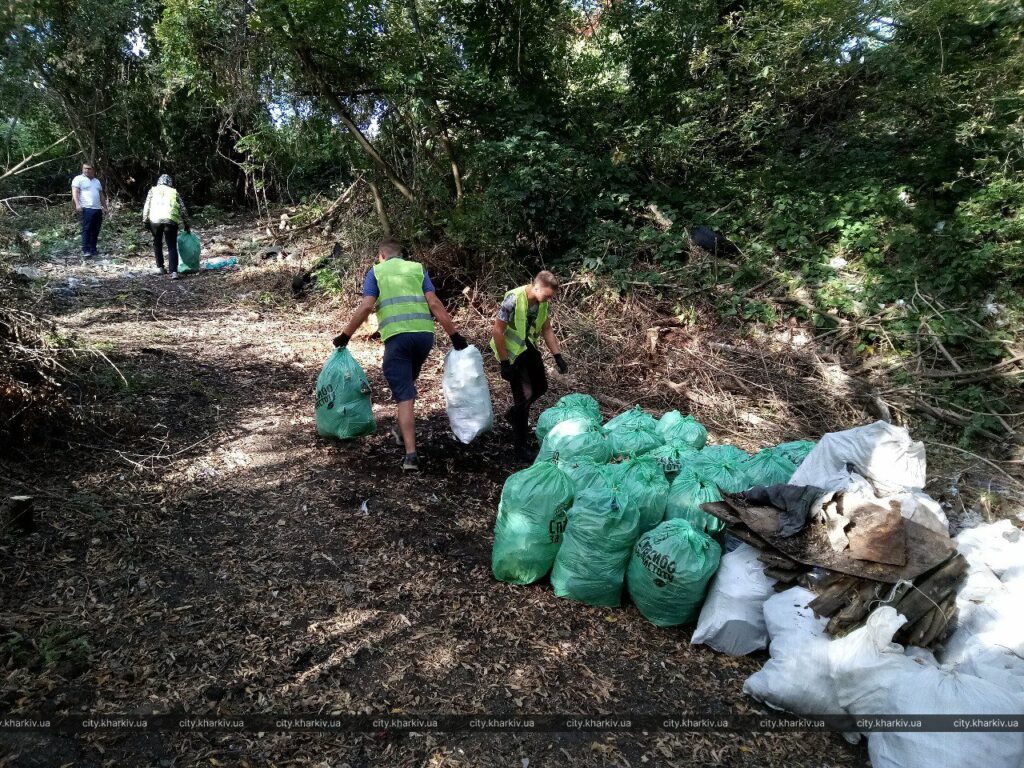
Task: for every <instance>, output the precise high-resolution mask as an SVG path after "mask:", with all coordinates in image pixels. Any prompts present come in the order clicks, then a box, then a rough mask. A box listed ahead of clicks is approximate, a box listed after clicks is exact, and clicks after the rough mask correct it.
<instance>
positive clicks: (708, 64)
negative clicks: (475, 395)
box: [0, 0, 1024, 438]
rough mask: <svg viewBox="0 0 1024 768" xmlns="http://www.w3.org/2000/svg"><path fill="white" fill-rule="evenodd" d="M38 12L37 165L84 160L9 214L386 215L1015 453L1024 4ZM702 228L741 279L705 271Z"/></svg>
mask: <svg viewBox="0 0 1024 768" xmlns="http://www.w3.org/2000/svg"><path fill="white" fill-rule="evenodd" d="M10 8H11V9H12V10H10V11H9V12H8V13H7V15H6V17H5V19H4V22H3V32H4V36H3V41H4V42H3V47H2V49H0V56H2V58H0V72H2V74H3V78H2V82H3V85H2V90H0V118H2V119H3V120H4V122H5V123H6V126H7V129H6V131H5V147H4V151H5V153H6V157H7V161H8V167H12V166H13V164H14V163H16V162H17V161H18V160H19V159H20V158H22V157H24V156H28V155H32V154H33V153H36V152H40V150H45V149H46V147H47V146H48V145H49V144H51V143H52V142H54V141H57V140H59V139H60V138H61V137H62V136H65V135H70V138H69V139H68V141H66V142H65V143H63V144H60V145H58V146H57V147H55V148H51V149H49V150H47V151H44V152H42V154H41V155H40V156H39V158H38V161H52V162H50V163H49V164H48V165H44V166H41V167H39V168H35V169H33V170H30V171H27V172H24V173H20V174H19V175H17V176H12V177H9V178H8V179H6V180H0V184H3V185H4V186H3V189H2V190H0V193H2V194H3V195H4V196H13V195H15V194H40V193H47V194H49V193H52V192H57V191H63V190H64V189H65V188H66V178H67V175H68V174H69V173H70V172H71V170H72V168H73V166H74V164H75V163H77V161H78V160H79V159H81V158H82V157H88V158H90V159H93V160H95V161H97V162H98V163H99V164H100V173H101V175H102V176H103V177H104V179H105V180H106V181H107V183H108V185H109V186H110V187H112V188H113V189H115V190H116V191H117V192H118V193H119V194H121V195H123V196H126V197H130V198H132V199H137V198H138V197H139V195H140V194H141V193H142V191H143V190H144V188H145V186H146V185H147V184H148V183H150V180H151V179H152V178H155V176H156V174H157V173H158V172H159V171H164V170H166V171H170V172H172V173H174V174H175V175H176V176H177V178H178V181H179V187H181V188H182V189H183V190H184V191H185V192H186V194H187V195H189V196H190V198H191V199H192V200H193V201H194V202H196V203H205V202H212V203H216V204H217V205H219V206H223V207H230V206H232V205H235V204H238V203H242V202H244V203H247V204H248V205H251V206H254V207H255V208H256V209H257V210H258V211H259V212H260V214H261V215H263V216H265V217H266V219H267V222H268V224H269V223H271V217H270V213H269V212H270V208H271V207H272V206H275V205H276V204H287V205H295V204H298V203H303V202H305V203H307V204H308V205H307V206H306V207H305V208H300V210H299V212H298V213H297V215H296V216H295V222H294V223H295V224H298V225H303V224H305V225H309V224H312V223H315V222H318V221H320V219H321V217H324V216H327V218H330V216H331V215H336V214H338V213H339V212H343V211H346V210H348V209H347V208H346V207H345V206H348V205H349V204H350V201H352V200H358V201H360V202H359V208H358V210H359V211H360V213H362V214H364V216H371V214H370V213H369V212H370V211H376V213H375V214H372V216H373V218H374V219H375V221H374V226H373V229H374V231H375V234H376V233H379V232H381V231H387V230H393V231H394V232H395V233H396V234H400V235H401V236H403V237H405V238H407V239H410V240H412V241H414V242H416V243H417V244H418V246H419V248H420V249H421V250H423V251H424V252H431V253H441V254H443V255H444V258H445V259H446V260H447V262H449V263H447V264H446V267H447V268H448V269H450V271H451V273H452V274H453V275H456V276H458V277H459V279H461V280H463V281H464V282H466V283H476V282H478V281H480V279H481V275H483V276H484V279H485V280H486V278H487V277H488V276H490V275H493V274H495V273H498V274H502V275H506V274H508V273H514V274H515V275H516V276H518V277H521V276H523V275H525V274H526V273H527V272H528V271H529V270H532V269H534V268H535V267H537V266H538V265H540V264H544V265H548V266H554V267H556V268H557V269H559V270H560V271H563V272H566V273H572V272H580V273H584V272H585V273H593V274H595V275H597V276H599V277H600V278H601V280H602V281H604V282H606V283H607V284H610V285H611V286H613V287H614V288H615V289H616V290H618V291H619V292H620V293H622V294H626V293H630V292H632V291H634V290H635V289H637V288H638V287H642V288H643V294H644V295H645V296H646V295H648V294H650V295H652V296H654V297H655V298H654V300H655V301H657V302H658V303H659V309H660V311H662V312H666V313H672V314H684V315H685V314H688V313H689V314H690V316H692V310H691V307H692V305H693V304H694V303H695V302H696V303H705V304H708V305H709V306H711V307H713V308H714V309H715V311H716V312H717V314H718V315H719V316H720V317H722V318H726V319H730V320H733V321H735V322H737V323H740V324H743V325H744V326H748V327H749V326H751V325H765V326H772V325H775V324H777V323H779V322H780V321H782V320H784V319H786V318H790V317H795V318H797V319H798V320H810V321H811V322H812V323H813V325H814V326H815V327H816V328H817V329H818V331H819V333H820V335H821V338H822V339H823V340H824V341H826V342H828V343H832V344H834V346H835V347H836V349H837V350H841V351H843V352H848V353H850V354H851V355H853V356H855V357H858V358H860V359H861V362H862V364H864V365H871V364H873V361H874V360H877V359H879V358H881V357H883V356H884V357H887V358H888V362H887V363H886V364H885V367H887V368H888V369H892V368H894V367H899V368H901V369H902V371H903V372H904V373H903V374H901V373H899V371H897V372H896V375H897V377H898V376H900V375H904V374H905V375H906V376H908V377H916V378H923V379H924V381H925V383H926V384H927V386H926V387H924V388H923V389H920V388H915V390H914V392H913V396H912V397H911V398H910V402H913V403H914V404H918V402H919V400H921V399H923V400H925V401H926V402H927V403H930V404H931V405H933V406H934V405H936V403H938V402H940V401H941V403H943V405H942V406H941V410H942V411H944V412H945V411H948V410H949V407H947V406H948V405H949V404H952V406H951V407H953V415H952V416H951V417H948V418H946V419H945V421H947V422H948V423H950V424H953V425H955V426H956V427H957V428H958V429H960V430H961V431H962V435H963V436H964V437H965V438H970V437H971V436H972V435H977V434H985V433H988V434H992V435H1006V434H1007V433H1008V432H1009V433H1014V432H1015V431H1016V430H1015V429H1014V428H1013V420H1014V419H1013V417H1012V414H1013V413H1016V412H1017V411H1019V410H1020V409H1019V408H1016V407H1013V406H1012V403H1014V402H1016V401H1018V400H1019V396H1020V391H1019V387H1020V381H1019V375H1017V374H1015V371H1016V368H1015V367H1014V366H1013V365H1008V364H1006V363H1005V361H1007V360H1012V359H1013V358H1014V357H1016V356H1018V355H1019V351H1018V350H1019V347H1018V346H1016V345H1017V338H1016V333H1017V329H1018V328H1019V326H1020V318H1021V312H1022V311H1024V303H1022V300H1021V298H1020V297H1021V290H1020V289H1021V287H1022V284H1024V220H1022V216H1021V206H1022V203H1024V160H1022V157H1021V148H1022V141H1024V118H1022V117H1021V116H1022V115H1024V93H1022V91H1021V82H1022V81H1024V34H1022V33H1024V6H1022V5H1021V3H1020V2H1019V1H1018V0H1002V1H997V2H987V1H983V0H967V1H966V2H953V0H917V1H916V2H899V3H897V2H895V1H894V0H869V1H867V2H865V0H799V1H796V0H791V1H787V2H783V3H754V4H749V3H747V4H743V3H735V2H731V1H728V0H698V1H696V2H694V1H693V0H689V1H688V2H679V1H678V0H666V1H665V2H656V3H649V2H635V1H631V0H627V1H625V2H608V3H596V2H590V1H589V0H586V1H584V2H542V1H540V0H524V2H519V3H518V4H516V3H507V2H503V0H487V1H486V2H480V3H472V4H468V5H467V4H465V3H461V2H451V1H450V0H401V1H400V2H389V1H384V0H355V2H352V3H344V4H339V3H336V2H333V1H332V0H293V1H291V2H281V1H280V0H247V1H244V2H243V0H166V1H165V2H163V3H157V2H155V0H144V1H143V2H129V1H128V0H113V1H111V0H107V1H106V2H96V1H94V0H87V1H86V2H81V3H75V4H67V3H58V2H53V1H52V0H50V1H42V2H30V3H21V4H15V5H14V6H10ZM97 84H99V86H97ZM69 147H74V148H77V153H74V154H73V155H69V149H68V148H69ZM64 155H68V156H67V157H64ZM62 157H63V159H61V158H62ZM57 171H59V173H57ZM328 190H331V191H330V192H327V193H326V194H325V191H328ZM346 196H347V197H346ZM331 200H334V201H335V202H334V203H332V202H331ZM339 201H341V202H339ZM692 225H708V226H711V227H714V228H715V229H716V230H718V231H720V232H722V233H723V234H725V235H726V236H727V237H728V238H729V239H730V240H731V241H732V242H733V243H735V244H736V245H737V246H738V248H739V252H738V253H737V254H733V255H730V256H729V257H728V258H718V259H707V258H699V259H696V260H694V259H693V258H691V248H690V242H689V235H688V233H687V228H688V227H690V226H692ZM360 228H361V229H360V233H359V237H357V238H356V240H358V241H360V242H362V241H363V240H365V239H367V238H366V223H365V221H364V222H362V223H361V224H360ZM439 245H441V246H443V247H442V248H441V250H437V248H438V246H439ZM322 281H323V282H324V283H325V284H327V285H331V284H332V283H331V278H330V277H328V276H326V275H324V276H323V278H322ZM334 287H335V288H337V283H336V281H335V283H334ZM908 381H909V380H908ZM887 386H888V385H887ZM897 386H910V385H909V384H908V383H906V382H904V383H903V384H900V383H899V381H897ZM932 415H933V416H935V415H936V414H935V413H934V412H933V413H932ZM947 416H948V414H947ZM979 430H980V431H979Z"/></svg>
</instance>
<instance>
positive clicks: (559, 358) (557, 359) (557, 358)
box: [555, 354, 569, 373]
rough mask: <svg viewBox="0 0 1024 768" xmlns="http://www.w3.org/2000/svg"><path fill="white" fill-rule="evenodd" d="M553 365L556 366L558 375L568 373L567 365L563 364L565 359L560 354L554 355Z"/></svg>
mask: <svg viewBox="0 0 1024 768" xmlns="http://www.w3.org/2000/svg"><path fill="white" fill-rule="evenodd" d="M555 365H556V366H558V372H559V373H568V372H569V364H568V363H567V362H565V358H564V357H562V355H561V354H558V355H555Z"/></svg>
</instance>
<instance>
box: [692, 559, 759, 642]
mask: <svg viewBox="0 0 1024 768" xmlns="http://www.w3.org/2000/svg"><path fill="white" fill-rule="evenodd" d="M759 554H760V553H759V552H758V551H757V550H756V549H755V548H754V547H752V546H750V545H749V544H740V545H739V546H738V547H737V548H736V549H734V550H733V551H732V552H727V553H726V554H725V556H724V557H722V564H721V565H719V566H718V572H717V573H716V574H715V578H714V580H713V581H712V582H711V587H710V588H709V589H708V596H707V598H705V600H704V607H703V608H701V611H700V618H699V619H698V620H697V628H696V629H695V630H694V631H693V636H692V637H691V638H690V644H691V645H701V644H704V645H708V646H710V647H712V648H714V649H715V650H716V651H719V652H720V653H727V654H729V655H730V656H745V655H746V654H748V653H753V652H754V651H758V650H760V649H762V648H765V647H766V646H767V645H768V630H767V628H766V626H765V620H764V602H765V600H767V599H768V598H769V597H770V596H771V595H772V585H773V584H774V583H775V581H774V580H773V579H770V578H768V577H767V576H765V575H764V563H762V562H761V561H760V560H758V559H757V556H758V555H759Z"/></svg>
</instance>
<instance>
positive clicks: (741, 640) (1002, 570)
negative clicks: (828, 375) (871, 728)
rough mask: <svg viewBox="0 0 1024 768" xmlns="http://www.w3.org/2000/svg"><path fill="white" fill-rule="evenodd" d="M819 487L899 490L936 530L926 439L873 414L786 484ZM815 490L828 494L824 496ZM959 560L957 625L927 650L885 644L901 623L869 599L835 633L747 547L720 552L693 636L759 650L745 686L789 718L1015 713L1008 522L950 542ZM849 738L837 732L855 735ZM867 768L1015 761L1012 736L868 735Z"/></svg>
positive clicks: (1021, 709)
mask: <svg viewBox="0 0 1024 768" xmlns="http://www.w3.org/2000/svg"><path fill="white" fill-rule="evenodd" d="M790 482H791V484H793V485H815V486H818V487H820V488H823V489H825V490H826V491H828V492H835V491H838V490H845V489H846V488H849V487H857V488H858V489H859V490H861V491H863V490H865V489H866V488H872V489H873V491H874V493H875V495H876V496H878V497H879V498H881V499H898V500H899V501H900V503H901V507H902V511H903V515H904V517H907V518H909V519H913V520H914V521H915V522H918V523H921V524H923V525H927V526H928V527H929V528H932V529H933V530H937V531H941V532H943V533H947V534H948V522H947V520H946V517H945V515H944V514H943V513H942V508H941V507H940V505H939V504H938V503H937V502H935V501H934V500H933V499H931V498H930V497H928V496H927V495H926V494H925V493H924V492H923V491H922V488H923V487H924V484H925V456H924V446H923V445H922V444H921V443H915V442H913V441H912V440H911V439H910V435H909V434H908V433H907V431H906V430H905V429H902V428H900V427H893V426H892V425H889V424H886V423H884V422H876V423H875V424H870V425H868V426H866V427H858V428H856V429H851V430H847V431H845V432H837V433H833V434H829V435H826V436H825V437H824V438H822V440H821V442H820V443H819V445H818V446H817V447H816V448H815V449H814V450H813V451H812V452H811V453H810V454H809V455H808V456H807V458H806V459H805V460H804V462H803V463H802V464H801V465H800V468H799V470H798V471H797V473H796V474H795V475H794V476H793V479H792V480H791V481H790ZM826 498H827V497H826ZM955 542H956V546H957V549H958V551H959V552H960V553H961V554H962V555H964V557H966V558H967V561H968V562H969V563H970V570H969V573H968V577H967V579H966V581H965V583H964V584H963V586H962V587H961V589H960V592H959V593H958V595H957V608H958V617H957V623H956V629H955V630H954V631H953V633H952V634H951V635H950V636H949V637H948V638H947V639H946V641H945V642H944V643H943V645H942V646H941V647H940V648H939V649H938V651H937V653H936V654H933V653H932V652H931V651H929V650H926V649H923V648H913V647H908V648H904V647H903V646H901V645H898V644H896V643H894V642H892V638H893V635H894V634H895V633H896V631H897V630H898V629H899V628H900V626H902V624H903V623H904V622H905V619H904V617H902V616H900V615H899V614H897V613H896V611H895V610H894V609H893V608H890V607H879V608H877V609H876V610H875V611H874V612H873V613H872V614H871V615H870V617H869V618H868V621H867V624H866V625H865V626H863V627H861V628H860V629H858V630H856V631H854V632H852V633H850V634H849V635H847V636H846V637H844V638H840V639H833V638H831V637H829V635H827V634H826V632H825V625H826V623H827V619H824V618H822V619H818V618H815V617H814V614H813V612H812V611H811V609H810V608H807V604H808V603H809V602H810V601H811V600H813V599H814V594H813V593H811V592H809V591H808V590H806V589H803V588H801V587H793V588H791V589H787V590H785V591H783V592H779V593H775V592H774V590H773V589H772V586H773V582H772V580H771V579H769V578H768V577H766V576H765V575H764V573H763V571H762V567H763V566H762V564H761V563H760V562H759V561H758V560H757V556H758V552H757V550H756V549H754V548H753V547H750V546H749V545H746V544H741V545H740V546H739V547H738V548H736V549H734V550H733V551H731V552H729V553H727V554H726V555H725V556H724V557H723V558H722V563H721V566H720V568H719V570H718V573H717V574H716V576H715V580H714V581H713V582H712V584H711V587H710V589H709V592H708V596H707V599H706V601H705V603H704V608H703V610H702V611H701V615H700V619H699V620H698V623H697V628H696V630H695V631H694V634H693V639H692V642H693V643H694V644H701V643H703V644H706V645H708V646H710V647H712V648H714V649H715V650H718V651H721V652H722V653H728V654H730V655H733V656H740V655H745V654H747V653H751V652H753V651H756V650H760V649H763V648H766V647H767V648H768V649H769V653H770V654H771V659H770V660H769V661H768V663H767V664H765V666H764V667H763V668H762V669H761V670H760V671H759V672H757V673H755V674H754V675H752V676H751V677H750V678H749V679H748V680H747V681H746V683H745V684H744V687H743V690H744V691H745V692H746V693H747V694H749V695H750V696H753V697H754V698H755V699H757V700H758V701H761V702H763V703H765V704H767V705H768V706H771V707H774V708H776V709H782V710H786V711H788V712H792V713H795V714H799V715H854V716H856V715H901V714H904V715H923V714H956V715H961V714H962V715H986V714H987V715H994V714H1008V715H1012V714H1021V715H1022V719H1024V535H1022V533H1021V531H1020V529H1018V528H1016V527H1015V526H1013V525H1012V524H1011V523H1010V521H1008V520H1002V521H1000V522H998V523H992V524H987V525H980V526H978V527H976V528H972V529H969V530H965V531H963V532H961V533H960V535H959V536H957V537H956V539H955ZM860 735H861V734H858V733H850V734H846V738H847V739H848V740H850V741H853V742H855V741H857V740H858V739H859V738H860ZM867 735H868V752H869V754H870V757H871V761H872V764H873V766H874V768H933V767H934V766H937V765H956V766H958V768H963V767H964V766H968V767H970V766H978V768H1024V733H1022V732H1016V733H1008V732H1001V733H977V732H973V733H921V732H898V733H897V732H872V733H870V734H867Z"/></svg>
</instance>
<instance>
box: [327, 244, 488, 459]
mask: <svg viewBox="0 0 1024 768" xmlns="http://www.w3.org/2000/svg"><path fill="white" fill-rule="evenodd" d="M377 257H378V260H379V261H378V263H377V264H376V265H375V266H374V267H373V269H371V270H370V271H369V272H367V273H366V278H365V279H364V280H363V301H362V303H360V305H359V306H358V307H357V308H356V311H355V313H354V314H353V315H352V319H351V320H349V322H348V325H347V326H345V330H344V331H343V332H342V333H340V334H339V335H338V336H336V337H335V339H334V346H335V347H338V348H341V347H345V346H346V345H347V344H348V342H349V339H351V338H352V335H353V334H354V333H355V332H356V331H357V330H359V326H361V325H362V324H363V323H364V322H366V318H368V317H369V316H370V313H372V312H374V311H376V312H377V321H378V326H379V328H380V337H381V339H382V340H383V341H384V362H383V365H382V366H381V368H382V370H383V372H384V378H385V379H387V382H388V386H389V387H391V394H392V397H393V398H394V400H395V403H397V405H398V428H399V430H400V432H401V440H402V442H403V444H404V445H405V459H404V460H403V461H402V469H403V470H411V471H416V470H418V469H419V466H420V465H419V457H418V456H417V455H416V411H415V404H416V379H417V377H418V376H419V375H420V369H421V368H422V367H423V363H424V362H425V361H426V359H427V356H428V355H429V354H430V350H431V349H433V347H434V318H436V319H437V322H439V323H440V324H441V327H442V328H444V330H445V332H446V333H447V334H448V335H449V336H450V337H451V340H452V348H454V349H456V350H462V349H465V348H466V347H467V346H468V344H467V343H466V340H465V339H464V338H462V335H461V334H460V333H459V332H458V329H456V327H455V324H454V323H453V322H452V319H451V317H450V316H449V315H448V310H446V309H445V308H444V304H442V303H441V300H440V299H438V298H437V294H436V293H435V292H434V284H433V283H432V282H431V280H430V275H428V274H427V270H426V269H425V268H424V267H423V265H422V264H420V263H419V262H416V261H408V260H406V259H403V258H402V246H401V244H400V243H399V242H398V241H397V240H394V239H392V238H390V237H389V238H386V239H384V240H382V241H381V243H380V245H379V246H378V247H377Z"/></svg>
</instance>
